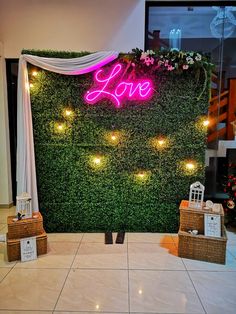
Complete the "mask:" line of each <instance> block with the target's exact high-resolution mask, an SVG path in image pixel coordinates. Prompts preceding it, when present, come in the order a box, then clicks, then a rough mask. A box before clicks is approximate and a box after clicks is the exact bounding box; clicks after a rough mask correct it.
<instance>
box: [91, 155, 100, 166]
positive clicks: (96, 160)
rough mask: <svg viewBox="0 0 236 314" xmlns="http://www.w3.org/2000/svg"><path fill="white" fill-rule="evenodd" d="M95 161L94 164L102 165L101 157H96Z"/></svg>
mask: <svg viewBox="0 0 236 314" xmlns="http://www.w3.org/2000/svg"><path fill="white" fill-rule="evenodd" d="M93 161H94V163H95V164H96V165H100V163H101V158H100V157H95V158H94V160H93Z"/></svg>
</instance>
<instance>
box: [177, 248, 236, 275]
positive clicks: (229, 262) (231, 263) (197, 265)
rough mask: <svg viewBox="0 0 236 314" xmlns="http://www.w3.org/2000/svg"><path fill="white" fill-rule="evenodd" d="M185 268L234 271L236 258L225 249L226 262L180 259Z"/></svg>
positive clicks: (235, 269)
mask: <svg viewBox="0 0 236 314" xmlns="http://www.w3.org/2000/svg"><path fill="white" fill-rule="evenodd" d="M182 260H183V262H184V264H185V266H186V268H187V270H206V271H236V259H235V258H234V256H233V255H232V254H230V252H228V251H226V264H225V265H223V264H216V263H207V262H203V261H198V260H193V259H187V258H183V259H182Z"/></svg>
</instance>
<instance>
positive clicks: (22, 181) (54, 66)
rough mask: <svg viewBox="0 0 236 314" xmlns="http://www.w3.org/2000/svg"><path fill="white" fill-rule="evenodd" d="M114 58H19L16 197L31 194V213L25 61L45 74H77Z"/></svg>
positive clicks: (33, 188)
mask: <svg viewBox="0 0 236 314" xmlns="http://www.w3.org/2000/svg"><path fill="white" fill-rule="evenodd" d="M117 57H118V52H116V51H102V52H96V53H93V54H90V55H87V56H84V57H80V58H72V59H60V58H44V57H38V56H32V55H21V57H20V60H19V71H18V93H17V194H18V195H19V194H21V193H22V192H28V193H29V194H31V196H32V208H33V211H38V210H39V207H38V192H37V179H36V169H35V156H34V137H33V125H32V113H31V103H30V91H29V79H28V70H27V62H29V63H31V64H33V65H35V66H37V67H40V68H43V69H45V70H48V71H52V72H56V73H60V74H66V75H79V74H84V73H88V72H91V71H93V70H96V69H97V68H99V67H101V66H103V65H105V64H107V63H109V62H111V61H113V60H114V59H116V58H117Z"/></svg>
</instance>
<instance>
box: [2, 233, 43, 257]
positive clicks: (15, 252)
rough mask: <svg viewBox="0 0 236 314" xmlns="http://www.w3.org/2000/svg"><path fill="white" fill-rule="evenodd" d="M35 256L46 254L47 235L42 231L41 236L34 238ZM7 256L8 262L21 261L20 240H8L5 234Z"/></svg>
mask: <svg viewBox="0 0 236 314" xmlns="http://www.w3.org/2000/svg"><path fill="white" fill-rule="evenodd" d="M36 243H37V255H41V254H46V253H47V234H46V232H45V231H44V232H43V233H42V234H40V235H37V236H36ZM7 255H8V261H9V262H12V261H16V260H20V259H21V253H20V239H9V238H8V234H7Z"/></svg>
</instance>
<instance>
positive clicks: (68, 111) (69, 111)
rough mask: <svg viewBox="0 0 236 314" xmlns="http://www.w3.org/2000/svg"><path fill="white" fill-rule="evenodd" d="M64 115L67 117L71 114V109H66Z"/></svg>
mask: <svg viewBox="0 0 236 314" xmlns="http://www.w3.org/2000/svg"><path fill="white" fill-rule="evenodd" d="M65 115H66V116H67V117H69V116H71V115H72V110H70V109H66V111H65Z"/></svg>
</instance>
